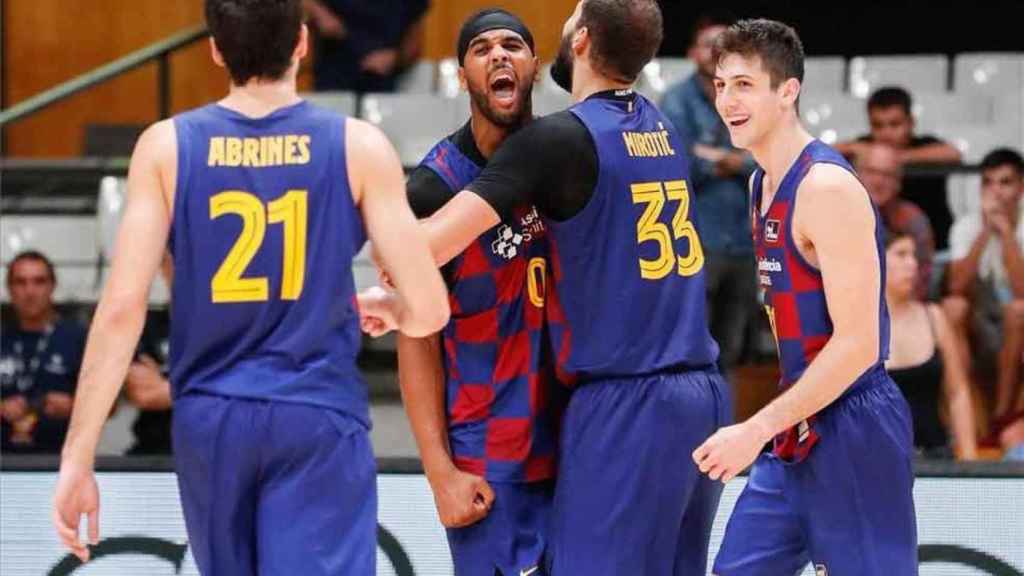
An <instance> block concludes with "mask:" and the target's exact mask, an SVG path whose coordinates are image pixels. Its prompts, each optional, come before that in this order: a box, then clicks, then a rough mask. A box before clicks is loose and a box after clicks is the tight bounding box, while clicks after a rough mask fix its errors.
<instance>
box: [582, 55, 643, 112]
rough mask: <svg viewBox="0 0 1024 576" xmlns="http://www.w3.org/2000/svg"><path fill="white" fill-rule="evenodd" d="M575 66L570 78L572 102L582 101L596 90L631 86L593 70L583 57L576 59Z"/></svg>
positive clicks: (620, 88) (605, 90)
mask: <svg viewBox="0 0 1024 576" xmlns="http://www.w3.org/2000/svg"><path fill="white" fill-rule="evenodd" d="M575 66H576V70H574V71H573V78H572V101H573V102H574V103H575V102H583V101H584V100H586V99H587V98H590V97H591V96H593V95H594V94H597V93H598V92H607V91H609V90H629V89H631V88H632V87H633V85H632V84H627V83H625V82H621V81H619V80H613V79H611V78H609V77H607V76H603V75H601V74H598V73H596V72H594V70H593V69H592V68H590V67H589V66H588V65H587V64H586V62H584V61H583V59H577V60H576V64H575Z"/></svg>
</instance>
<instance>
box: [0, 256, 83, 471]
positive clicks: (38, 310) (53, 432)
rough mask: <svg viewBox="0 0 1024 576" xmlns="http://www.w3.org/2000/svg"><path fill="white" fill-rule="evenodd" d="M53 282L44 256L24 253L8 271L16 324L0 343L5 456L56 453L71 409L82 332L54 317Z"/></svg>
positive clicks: (0, 429)
mask: <svg viewBox="0 0 1024 576" xmlns="http://www.w3.org/2000/svg"><path fill="white" fill-rule="evenodd" d="M56 286H57V277H56V274H55V273H54V270H53V264H52V263H51V262H50V260H49V259H48V258H47V257H46V256H44V255H43V254H41V253H39V252H35V251H28V252H22V253H21V254H18V255H17V256H16V257H15V258H14V260H12V261H11V263H10V266H9V267H8V270H7V290H8V292H9V293H10V296H11V305H12V307H13V309H14V322H13V323H12V325H7V326H4V328H3V338H0V398H2V410H0V421H2V426H0V435H2V437H3V440H2V446H0V449H2V450H3V451H4V452H20V453H59V452H60V450H61V445H62V444H63V443H64V435H65V434H66V433H67V429H68V421H69V419H70V417H71V407H72V405H73V404H74V394H75V386H76V384H77V382H78V370H79V368H80V367H81V364H82V354H83V352H84V348H85V329H84V328H82V327H81V326H79V325H78V324H77V323H75V322H72V321H70V320H67V319H62V318H60V317H58V315H57V312H56V310H55V309H54V305H53V290H54V288H55V287H56Z"/></svg>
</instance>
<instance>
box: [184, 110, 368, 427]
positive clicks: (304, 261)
mask: <svg viewBox="0 0 1024 576" xmlns="http://www.w3.org/2000/svg"><path fill="white" fill-rule="evenodd" d="M174 124H175V129H176V133H177V138H178V171H177V186H176V191H175V200H174V203H175V205H174V216H173V223H172V232H171V238H170V249H171V253H172V254H173V257H174V282H173V289H172V307H171V311H172V324H171V383H172V385H173V387H174V394H175V396H176V397H177V396H180V395H182V394H188V393H209V394H219V395H225V396H233V397H245V398H260V399H269V400H280V401H287V402H302V403H309V404H316V405H321V406H327V407H330V408H334V409H337V410H341V411H344V412H347V413H349V414H351V415H352V416H354V417H356V418H358V419H360V420H361V421H363V422H365V423H368V409H367V403H366V392H365V386H364V385H363V383H362V381H361V379H360V376H359V372H358V370H357V369H356V366H355V358H356V355H357V353H358V349H359V342H360V332H359V323H358V312H357V310H356V305H355V298H354V296H355V285H354V281H353V277H352V259H353V257H354V256H355V254H356V253H357V252H358V251H359V249H360V247H361V246H362V244H363V243H364V241H365V232H364V228H363V224H362V219H361V217H360V214H359V212H358V209H357V207H356V206H355V202H354V200H353V198H352V193H351V190H350V186H349V180H348V172H347V167H346V155H345V119H344V117H342V116H339V115H337V114H333V113H331V112H328V111H326V110H323V109H320V108H317V107H316V106H313V105H311V104H309V103H307V102H300V103H298V104H294V105H291V106H287V107H284V108H280V109H278V110H276V111H274V112H273V113H271V114H269V115H268V116H265V117H262V118H249V117H247V116H244V115H242V114H239V113H237V112H235V111H233V110H230V109H228V108H225V107H223V106H220V105H217V104H211V105H209V106H205V107H203V108H199V109H196V110H193V111H190V112H187V113H185V114H182V115H180V116H177V117H176V118H175V120H174Z"/></svg>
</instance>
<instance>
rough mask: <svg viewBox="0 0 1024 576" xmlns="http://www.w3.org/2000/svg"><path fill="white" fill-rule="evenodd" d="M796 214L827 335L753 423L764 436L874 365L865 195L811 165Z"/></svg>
mask: <svg viewBox="0 0 1024 576" xmlns="http://www.w3.org/2000/svg"><path fill="white" fill-rule="evenodd" d="M795 210H796V211H795V213H794V215H793V220H794V226H793V229H794V233H795V234H800V235H801V236H802V237H803V238H806V239H807V240H809V241H810V243H811V244H812V245H813V246H814V250H815V253H816V255H817V258H818V265H819V267H820V269H821V273H822V278H823V280H824V285H825V300H826V303H827V306H828V312H829V316H830V317H831V319H832V325H833V334H832V337H831V338H830V339H829V341H828V343H827V344H826V345H825V347H824V348H822V350H821V352H819V353H818V355H817V357H815V359H814V361H813V362H811V364H810V366H808V367H807V370H806V371H805V372H804V374H803V376H802V377H801V378H800V379H799V380H798V381H797V382H796V384H794V385H793V386H792V387H791V388H790V389H789V390H787V391H786V392H785V393H783V394H782V395H781V396H779V397H778V398H777V399H776V400H775V401H773V402H772V403H770V404H769V405H768V406H766V407H765V408H764V409H762V410H761V411H760V412H759V413H758V414H756V415H755V416H754V419H755V420H756V421H757V423H758V424H759V425H760V427H761V428H762V429H763V430H765V431H766V432H767V433H768V434H770V435H775V434H777V433H779V432H782V431H783V430H785V429H787V428H789V427H790V426H793V425H794V424H796V423H798V422H800V421H802V420H804V419H806V418H807V417H808V416H811V415H812V414H815V413H816V412H818V411H820V410H821V409H822V408H824V407H826V406H828V405H829V404H831V403H832V402H833V401H835V400H836V399H837V398H838V397H839V396H840V395H841V394H842V393H843V391H844V390H846V389H847V388H848V387H849V386H850V385H852V384H853V382H854V381H855V380H856V379H857V377H859V376H860V375H861V374H863V373H864V371H865V370H867V369H868V368H869V367H870V366H871V365H872V364H873V363H875V362H876V361H877V359H878V349H879V348H878V345H879V344H878V342H879V322H878V319H877V318H876V316H877V314H878V308H879V298H880V294H881V271H880V270H881V269H880V264H881V263H880V261H879V258H878V249H877V246H876V242H875V217H874V213H873V211H872V209H871V204H870V202H869V200H868V196H867V193H866V192H865V191H864V188H863V187H862V186H861V184H860V183H859V182H858V181H857V179H856V178H854V177H853V175H851V174H850V173H849V172H847V171H846V170H843V169H842V168H839V167H838V166H832V165H816V166H814V168H812V170H811V172H810V174H808V176H807V178H805V179H804V182H803V183H802V184H801V185H800V190H799V192H798V195H797V205H796V209H795Z"/></svg>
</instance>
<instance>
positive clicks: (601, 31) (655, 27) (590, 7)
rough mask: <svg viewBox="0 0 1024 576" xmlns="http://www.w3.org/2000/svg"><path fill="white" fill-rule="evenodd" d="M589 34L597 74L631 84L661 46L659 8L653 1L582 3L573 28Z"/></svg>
mask: <svg viewBox="0 0 1024 576" xmlns="http://www.w3.org/2000/svg"><path fill="white" fill-rule="evenodd" d="M584 26H585V27H586V28H587V30H588V31H589V34H590V41H591V57H592V58H593V60H594V66H595V67H596V68H597V69H598V71H599V72H601V73H602V74H605V75H608V76H614V77H615V79H616V80H622V81H625V82H634V81H636V79H637V77H639V76H640V72H641V71H642V70H643V69H644V66H646V65H647V63H648V62H650V61H651V59H652V58H654V55H655V54H657V53H658V48H660V47H661V39H662V34H663V33H664V31H663V28H662V26H663V25H662V20H661V8H660V7H659V6H658V3H657V2H656V1H655V0H585V2H583V11H582V12H581V14H580V19H579V22H577V24H576V27H577V29H579V28H582V27H584Z"/></svg>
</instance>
